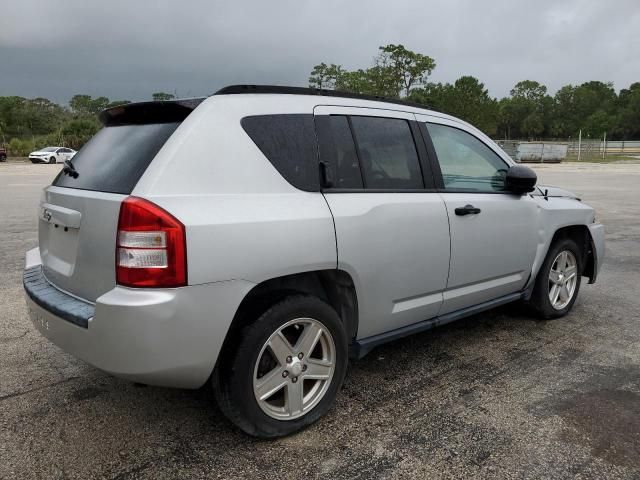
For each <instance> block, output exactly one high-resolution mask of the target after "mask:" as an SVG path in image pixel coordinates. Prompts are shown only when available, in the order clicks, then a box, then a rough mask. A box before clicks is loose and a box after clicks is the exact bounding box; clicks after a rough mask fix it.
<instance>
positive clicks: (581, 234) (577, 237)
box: [547, 224, 597, 283]
mask: <svg viewBox="0 0 640 480" xmlns="http://www.w3.org/2000/svg"><path fill="white" fill-rule="evenodd" d="M559 238H570V239H571V240H573V241H574V242H576V244H577V245H578V247H580V249H581V252H582V276H583V277H587V278H589V283H593V282H595V279H596V278H595V277H596V265H597V259H596V249H595V246H594V244H593V238H591V232H590V231H589V228H588V227H587V226H586V225H583V224H579V225H568V226H566V227H562V228H559V229H557V230H556V231H555V233H554V234H553V238H552V239H551V243H550V244H549V248H551V245H553V244H554V243H555V242H556V241H557V240H558V239H559ZM548 250H549V249H547V251H548Z"/></svg>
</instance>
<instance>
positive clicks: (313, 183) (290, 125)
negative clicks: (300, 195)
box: [241, 114, 320, 192]
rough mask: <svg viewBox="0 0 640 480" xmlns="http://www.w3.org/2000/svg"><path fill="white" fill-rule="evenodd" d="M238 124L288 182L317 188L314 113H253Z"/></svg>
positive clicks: (302, 186)
mask: <svg viewBox="0 0 640 480" xmlns="http://www.w3.org/2000/svg"><path fill="white" fill-rule="evenodd" d="M241 125H242V128H244V131H245V132H247V134H248V135H249V137H251V140H253V143H255V144H256V146H257V147H258V148H259V149H260V150H261V151H262V153H263V154H264V156H265V157H267V159H268V160H269V161H270V162H271V164H272V165H273V166H274V167H275V168H276V170H278V172H279V173H280V175H282V176H283V177H284V178H285V179H286V180H287V181H288V182H289V183H290V184H291V185H293V186H294V187H296V188H299V189H300V190H306V191H308V192H314V191H318V190H319V189H320V177H319V175H320V171H319V166H318V151H317V147H316V135H315V128H314V123H313V115H307V114H279V115H256V116H252V117H245V118H243V119H242V121H241Z"/></svg>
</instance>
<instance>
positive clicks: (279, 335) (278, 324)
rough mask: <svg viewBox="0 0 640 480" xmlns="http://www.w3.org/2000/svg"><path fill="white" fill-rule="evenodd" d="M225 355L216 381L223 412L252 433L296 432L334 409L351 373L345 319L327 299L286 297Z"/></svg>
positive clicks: (277, 434)
mask: <svg viewBox="0 0 640 480" xmlns="http://www.w3.org/2000/svg"><path fill="white" fill-rule="evenodd" d="M233 339H234V341H233V342H229V343H232V344H234V345H233V346H229V347H225V348H224V349H223V351H222V353H221V358H220V360H219V362H218V366H217V367H216V373H215V374H214V376H213V387H214V389H215V393H216V399H217V401H218V405H219V406H220V409H221V410H222V412H223V413H224V414H225V415H226V416H227V418H229V420H231V422H233V423H234V424H235V425H236V426H238V427H239V428H240V429H242V430H243V431H245V432H246V433H248V434H250V435H253V436H256V437H261V438H273V437H281V436H284V435H289V434H291V433H293V432H296V431H298V430H300V429H302V428H304V427H306V426H308V425H310V424H311V423H313V422H315V421H316V420H318V419H319V418H320V417H322V416H323V415H324V414H325V413H326V412H327V411H328V410H329V408H330V407H331V405H332V404H333V401H334V399H335V396H336V394H337V392H338V390H339V388H340V386H341V385H342V382H343V380H344V375H345V372H346V369H347V340H346V334H345V331H344V327H343V325H342V322H341V321H340V318H339V317H338V314H337V313H336V312H335V310H334V309H333V308H331V307H330V306H329V305H328V304H326V303H325V302H323V301H321V300H320V299H318V298H316V297H312V296H307V295H296V296H291V297H287V298H285V299H284V300H282V301H280V302H278V303H276V304H275V305H273V306H272V307H271V308H269V309H268V310H267V311H266V312H264V313H263V314H262V315H261V316H260V317H259V318H258V319H257V320H256V321H255V322H253V323H249V324H248V325H247V326H245V327H244V328H242V330H241V331H239V332H238V334H237V335H235V336H234V337H233Z"/></svg>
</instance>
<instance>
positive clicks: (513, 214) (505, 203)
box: [417, 115, 538, 314]
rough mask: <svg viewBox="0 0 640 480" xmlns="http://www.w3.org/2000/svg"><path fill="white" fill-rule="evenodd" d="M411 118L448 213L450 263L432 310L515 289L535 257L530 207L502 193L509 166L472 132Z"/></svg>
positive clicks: (525, 198)
mask: <svg viewBox="0 0 640 480" xmlns="http://www.w3.org/2000/svg"><path fill="white" fill-rule="evenodd" d="M417 117H418V120H419V121H421V122H423V123H422V125H421V129H422V131H423V133H424V134H425V136H426V137H427V144H429V139H430V142H431V145H430V149H431V151H432V152H434V153H435V156H436V158H437V162H434V164H435V168H434V170H435V175H436V182H437V183H438V184H439V189H440V192H441V196H442V198H443V199H444V202H445V205H446V208H447V213H448V215H449V224H450V233H451V266H450V268H449V280H448V283H447V288H446V291H445V292H444V303H443V306H442V310H441V312H440V313H441V314H445V313H449V312H452V311H456V310H460V309H462V308H466V307H470V306H473V305H477V304H480V303H482V302H486V301H489V300H493V299H496V298H499V297H501V296H504V295H508V294H510V293H514V292H518V291H520V290H521V289H522V288H523V287H524V285H525V284H526V282H527V279H528V278H529V275H530V273H531V265H532V263H533V259H534V257H535V254H536V246H537V244H538V242H537V235H538V232H537V230H536V224H537V221H536V220H537V215H538V206H537V205H536V203H535V202H534V201H533V199H532V198H531V197H530V196H529V195H514V194H512V193H508V192H506V191H504V177H505V174H506V171H507V169H508V168H509V166H510V164H509V163H508V162H507V160H506V159H504V158H502V156H501V154H500V153H499V152H498V151H497V150H494V148H493V147H492V146H490V145H491V144H490V143H489V142H486V141H484V140H482V139H481V138H482V135H481V134H479V132H477V131H475V129H472V128H469V127H468V126H466V125H464V124H461V123H459V122H454V121H449V120H444V119H440V118H435V117H431V118H430V117H429V116H423V115H418V116H417ZM438 170H439V171H438Z"/></svg>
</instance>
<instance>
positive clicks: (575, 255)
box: [529, 238, 582, 319]
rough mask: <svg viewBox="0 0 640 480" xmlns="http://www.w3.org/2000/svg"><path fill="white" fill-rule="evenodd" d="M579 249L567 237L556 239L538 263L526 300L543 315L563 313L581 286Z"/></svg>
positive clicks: (566, 310) (554, 315)
mask: <svg viewBox="0 0 640 480" xmlns="http://www.w3.org/2000/svg"><path fill="white" fill-rule="evenodd" d="M581 275H582V253H581V250H580V248H579V247H578V245H577V244H576V243H575V242H574V241H573V240H571V239H570V238H562V239H559V240H557V241H556V242H554V243H553V245H551V248H549V253H547V257H546V258H545V260H544V263H543V264H542V266H541V267H540V271H539V272H538V277H537V278H536V284H535V286H534V289H533V294H532V296H531V299H530V300H529V304H530V305H531V306H532V307H533V309H534V310H535V312H536V313H537V314H538V315H539V316H540V317H541V318H544V319H551V318H558V317H563V316H564V315H566V314H567V313H569V311H570V310H571V308H572V307H573V304H574V303H575V301H576V297H577V296H578V290H580V280H581Z"/></svg>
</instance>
